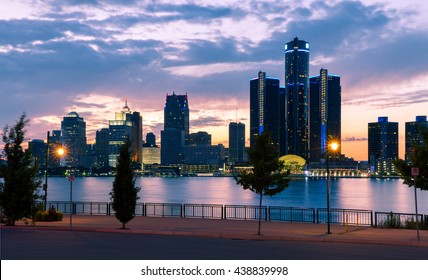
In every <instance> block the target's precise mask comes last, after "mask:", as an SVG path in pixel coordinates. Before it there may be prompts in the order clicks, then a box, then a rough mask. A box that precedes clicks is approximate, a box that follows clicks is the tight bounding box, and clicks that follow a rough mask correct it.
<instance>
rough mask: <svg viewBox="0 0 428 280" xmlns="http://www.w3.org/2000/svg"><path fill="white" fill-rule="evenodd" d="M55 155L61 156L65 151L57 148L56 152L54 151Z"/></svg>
mask: <svg viewBox="0 0 428 280" xmlns="http://www.w3.org/2000/svg"><path fill="white" fill-rule="evenodd" d="M56 153H57V154H58V155H59V156H63V155H64V153H65V150H64V148H62V147H61V148H58V150H56Z"/></svg>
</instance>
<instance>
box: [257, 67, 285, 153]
mask: <svg viewBox="0 0 428 280" xmlns="http://www.w3.org/2000/svg"><path fill="white" fill-rule="evenodd" d="M284 116H285V95H284V90H283V88H281V87H280V86H279V79H278V78H273V77H267V76H266V73H265V72H262V71H260V72H259V73H258V77H257V78H254V79H252V80H250V146H253V145H254V141H255V136H256V135H260V134H262V133H263V132H264V131H266V132H268V133H270V135H271V138H272V141H273V143H274V144H275V146H276V147H277V148H278V151H279V152H280V153H281V155H282V154H284V153H285V152H286V149H285V148H286V146H285V118H284Z"/></svg>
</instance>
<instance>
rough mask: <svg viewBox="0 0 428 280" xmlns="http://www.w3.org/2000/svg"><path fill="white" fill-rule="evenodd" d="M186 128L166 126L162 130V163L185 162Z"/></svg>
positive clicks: (174, 163) (175, 163)
mask: <svg viewBox="0 0 428 280" xmlns="http://www.w3.org/2000/svg"><path fill="white" fill-rule="evenodd" d="M183 147H184V130H181V129H177V128H166V129H164V130H162V131H161V164H162V165H177V164H183V162H184V156H183Z"/></svg>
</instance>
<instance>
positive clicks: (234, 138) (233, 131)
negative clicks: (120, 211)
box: [229, 122, 245, 164]
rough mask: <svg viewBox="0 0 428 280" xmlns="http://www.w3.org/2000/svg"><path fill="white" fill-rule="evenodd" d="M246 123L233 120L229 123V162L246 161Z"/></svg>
mask: <svg viewBox="0 0 428 280" xmlns="http://www.w3.org/2000/svg"><path fill="white" fill-rule="evenodd" d="M244 150H245V124H243V123H236V122H231V123H230V124H229V164H235V163H236V162H243V161H244Z"/></svg>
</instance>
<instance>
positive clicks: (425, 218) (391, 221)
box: [375, 212, 428, 229]
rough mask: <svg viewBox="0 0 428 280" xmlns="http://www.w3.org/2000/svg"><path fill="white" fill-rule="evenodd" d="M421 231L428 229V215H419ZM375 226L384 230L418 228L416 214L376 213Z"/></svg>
mask: <svg viewBox="0 0 428 280" xmlns="http://www.w3.org/2000/svg"><path fill="white" fill-rule="evenodd" d="M418 222H419V225H420V229H428V215H422V214H418ZM375 225H376V226H377V227H382V228H409V229H415V228H416V214H411V213H393V212H376V213H375Z"/></svg>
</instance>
